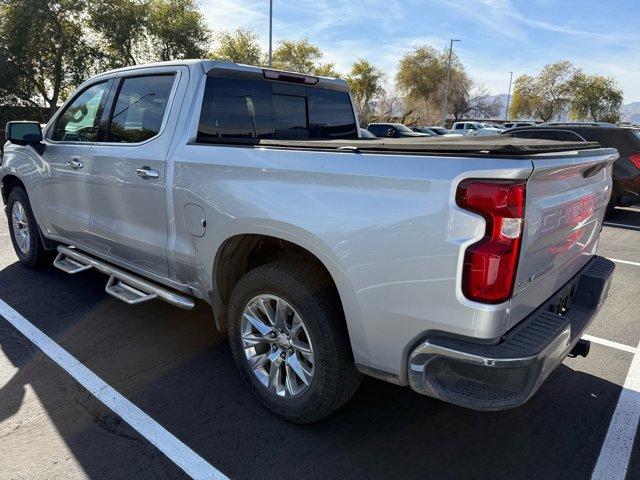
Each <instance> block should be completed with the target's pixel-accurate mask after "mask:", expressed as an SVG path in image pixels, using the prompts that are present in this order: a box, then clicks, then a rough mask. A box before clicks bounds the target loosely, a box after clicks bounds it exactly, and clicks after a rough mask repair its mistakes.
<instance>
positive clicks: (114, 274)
mask: <svg viewBox="0 0 640 480" xmlns="http://www.w3.org/2000/svg"><path fill="white" fill-rule="evenodd" d="M53 265H54V267H56V268H59V269H60V270H62V271H63V272H66V273H69V274H75V273H79V272H84V271H86V270H89V269H91V268H95V269H96V270H98V271H99V272H101V273H104V274H106V275H109V281H108V282H107V286H106V288H105V291H106V292H107V293H108V294H109V295H111V296H113V297H115V298H117V299H118V300H121V301H123V302H125V303H127V304H129V305H138V304H140V303H144V302H148V301H150V300H155V299H156V298H157V299H159V300H163V301H165V302H167V303H170V304H171V305H174V306H176V307H180V308H183V309H185V310H191V309H192V308H193V307H194V306H195V303H194V301H193V299H192V298H190V297H187V296H185V295H182V294H180V293H177V292H174V291H171V290H168V289H166V288H164V287H161V286H159V285H157V284H155V283H153V282H150V281H149V280H146V279H144V278H141V277H138V276H136V275H133V274H131V273H129V272H126V271H124V270H122V269H120V268H118V267H115V266H113V265H111V264H109V263H107V262H104V261H102V260H98V259H97V258H95V257H92V256H91V255H88V254H86V253H84V252H81V251H79V250H77V249H75V248H73V247H65V246H63V245H59V246H58V256H57V257H56V259H55V260H54V262H53Z"/></svg>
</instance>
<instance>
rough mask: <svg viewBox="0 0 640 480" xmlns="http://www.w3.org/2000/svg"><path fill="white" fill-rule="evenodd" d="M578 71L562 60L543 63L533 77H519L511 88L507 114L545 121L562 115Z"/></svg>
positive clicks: (568, 104)
mask: <svg viewBox="0 0 640 480" xmlns="http://www.w3.org/2000/svg"><path fill="white" fill-rule="evenodd" d="M578 74H579V70H577V69H576V68H575V67H574V66H573V64H572V63H571V62H569V61H566V60H565V61H562V62H555V63H551V64H549V65H546V66H545V67H544V68H543V69H542V71H541V72H540V73H539V74H538V75H537V76H531V75H521V76H519V77H518V78H516V81H515V84H514V89H513V101H512V103H511V108H510V115H511V117H513V118H518V117H521V116H528V117H536V118H540V119H542V121H544V122H548V121H549V120H551V119H553V118H554V117H556V116H559V115H561V114H563V113H564V112H566V111H567V109H568V108H569V106H570V103H571V95H572V93H571V91H572V87H573V82H574V79H575V77H576V75H578Z"/></svg>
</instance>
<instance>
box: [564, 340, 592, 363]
mask: <svg viewBox="0 0 640 480" xmlns="http://www.w3.org/2000/svg"><path fill="white" fill-rule="evenodd" d="M590 348H591V342H590V341H589V340H583V339H582V338H581V339H580V340H578V343H576V344H575V345H574V347H573V348H572V349H571V351H570V352H569V357H571V358H576V357H577V356H580V357H586V356H587V355H589V349H590Z"/></svg>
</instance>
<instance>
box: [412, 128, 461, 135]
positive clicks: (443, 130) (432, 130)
mask: <svg viewBox="0 0 640 480" xmlns="http://www.w3.org/2000/svg"><path fill="white" fill-rule="evenodd" d="M411 129H412V130H413V131H414V132H421V133H431V134H432V135H434V136H438V137H460V136H462V135H461V134H459V133H452V132H451V130H447V129H446V128H444V127H439V126H431V127H411Z"/></svg>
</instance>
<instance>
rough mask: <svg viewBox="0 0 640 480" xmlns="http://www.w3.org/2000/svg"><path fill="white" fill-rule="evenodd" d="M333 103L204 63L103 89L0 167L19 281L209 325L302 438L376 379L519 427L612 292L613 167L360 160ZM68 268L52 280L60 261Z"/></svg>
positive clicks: (567, 155)
mask: <svg viewBox="0 0 640 480" xmlns="http://www.w3.org/2000/svg"><path fill="white" fill-rule="evenodd" d="M358 131H359V130H358V120H357V118H356V116H355V114H354V109H353V104H352V101H351V98H350V96H349V93H348V89H347V84H346V83H345V82H344V81H341V80H333V79H326V78H318V77H313V76H307V75H301V74H295V73H289V72H279V71H274V70H268V69H262V68H258V67H249V66H244V65H236V64H232V63H227V62H214V61H200V60H198V61H195V60H194V61H179V62H172V63H161V64H154V65H144V66H137V67H130V68H125V69H120V70H114V71H111V72H107V73H104V74H101V75H98V76H96V77H95V78H92V79H91V80H89V81H87V82H86V83H84V84H83V85H82V86H81V87H80V88H79V89H78V91H77V92H76V93H74V94H73V95H72V96H71V97H70V99H69V100H68V101H67V102H66V103H65V104H64V105H63V106H62V107H61V108H60V109H59V111H58V112H57V114H56V115H55V116H54V117H53V118H52V119H51V121H50V122H49V123H48V124H47V125H46V127H44V129H43V130H42V131H41V129H40V126H39V125H38V124H37V123H33V122H10V123H9V124H8V125H7V130H6V134H7V138H8V142H7V144H6V145H5V148H4V157H3V159H2V165H1V167H0V179H1V181H2V195H3V200H4V202H5V204H6V212H7V215H8V218H9V224H10V231H11V240H12V242H13V246H14V248H15V251H16V253H17V255H18V257H19V259H20V261H21V262H22V264H24V265H25V266H26V267H36V266H39V265H42V264H43V263H46V262H47V261H49V259H51V260H53V262H54V265H55V266H56V267H58V268H60V269H61V270H63V271H65V272H67V273H69V274H79V273H80V272H83V271H85V270H88V269H95V270H98V271H100V272H103V273H105V274H106V275H107V276H108V282H107V285H106V292H107V293H108V294H110V295H113V296H114V297H116V298H118V299H120V300H123V301H125V302H127V303H129V304H131V305H137V304H140V303H143V302H147V301H150V300H153V299H159V300H164V301H166V302H169V303H171V304H173V305H175V306H177V307H181V308H184V309H190V308H192V307H193V306H194V304H195V302H196V301H204V302H206V303H208V304H210V305H211V307H212V309H213V318H214V319H215V325H216V326H217V328H219V329H221V330H223V331H224V330H226V331H228V333H229V341H230V344H231V350H232V352H233V355H234V357H235V359H236V361H237V363H238V366H239V369H240V372H241V373H242V375H243V377H244V379H245V380H246V382H247V384H248V386H249V387H250V389H251V390H252V391H253V393H254V394H255V395H256V396H257V398H258V399H259V400H260V401H261V402H262V403H263V404H264V405H266V406H267V407H268V408H269V409H271V410H272V411H273V412H275V413H276V414H278V415H280V416H282V417H284V418H286V419H288V420H290V421H293V422H301V423H302V422H311V421H314V420H317V419H320V418H322V417H323V416H326V415H327V414H329V413H330V412H332V411H333V410H335V409H336V408H338V407H339V406H340V405H342V404H344V403H345V402H346V401H347V400H348V399H349V398H350V397H351V396H352V395H353V394H354V392H355V391H356V389H357V388H358V385H359V383H360V381H361V377H362V374H367V375H371V376H373V377H376V378H378V379H382V380H385V381H389V382H393V383H396V384H399V385H410V386H411V388H412V389H413V390H415V391H416V392H419V393H422V394H425V395H429V396H432V397H436V398H439V399H442V400H445V401H448V402H453V403H456V404H458V405H462V406H465V407H470V408H475V409H481V410H499V409H504V408H510V407H514V406H517V405H520V404H522V403H524V402H525V401H526V400H527V399H528V398H529V397H530V396H531V395H533V394H534V393H535V391H536V390H537V389H538V387H539V386H540V384H541V383H542V382H543V381H544V379H545V378H546V377H547V376H548V375H549V374H550V373H551V372H552V371H553V370H554V368H555V367H557V366H558V364H559V363H560V362H561V361H562V360H563V359H564V358H565V357H566V356H567V355H577V354H582V355H586V353H587V351H588V344H587V343H586V342H585V341H583V340H581V335H582V333H583V331H584V330H585V328H586V327H587V326H588V325H589V323H590V322H591V321H592V320H593V318H594V316H595V315H596V313H597V311H598V309H599V307H600V306H601V304H602V302H603V301H604V300H605V298H606V296H607V292H608V288H609V283H610V278H611V275H612V272H613V269H614V266H613V264H612V263H611V262H610V261H608V260H606V259H604V258H602V257H598V256H596V255H595V254H596V249H597V246H598V238H599V234H600V230H601V228H602V221H603V215H604V211H605V207H606V205H607V201H608V199H609V196H610V194H611V184H612V182H611V169H612V163H613V161H614V160H615V159H616V157H617V152H616V151H615V150H612V149H605V148H599V146H598V145H597V144H592V143H584V142H583V143H569V142H552V141H546V140H530V139H517V138H510V137H507V136H501V137H492V138H487V139H478V138H439V139H438V138H435V139H434V138H426V139H422V138H408V139H385V140H382V139H377V140H376V139H374V140H365V139H360V138H358V137H359V135H358ZM54 256H55V259H53V257H54Z"/></svg>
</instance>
